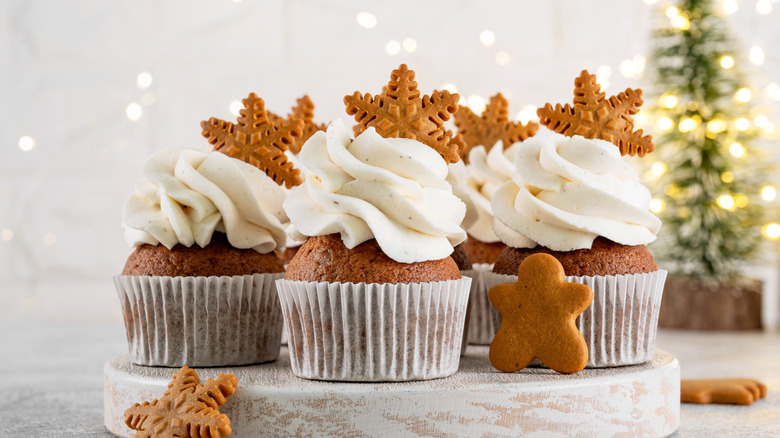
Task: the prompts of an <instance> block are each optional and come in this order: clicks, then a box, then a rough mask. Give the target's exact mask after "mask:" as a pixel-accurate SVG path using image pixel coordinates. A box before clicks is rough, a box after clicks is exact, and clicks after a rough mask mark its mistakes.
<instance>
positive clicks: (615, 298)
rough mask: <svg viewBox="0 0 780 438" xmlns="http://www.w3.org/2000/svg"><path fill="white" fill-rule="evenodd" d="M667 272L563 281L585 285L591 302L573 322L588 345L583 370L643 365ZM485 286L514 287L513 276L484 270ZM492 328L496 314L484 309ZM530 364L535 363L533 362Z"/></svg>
mask: <svg viewBox="0 0 780 438" xmlns="http://www.w3.org/2000/svg"><path fill="white" fill-rule="evenodd" d="M666 274H667V272H666V271H664V270H658V271H655V272H649V273H645V274H631V275H608V276H601V275H596V276H584V277H574V276H567V277H566V281H568V282H575V283H582V284H586V285H588V286H589V287H590V288H591V289H592V290H593V303H592V304H591V305H590V306H589V307H588V308H587V309H586V310H585V311H584V312H583V313H582V314H581V315H580V316H579V318H577V328H579V330H580V332H581V333H582V335H583V337H584V338H585V342H586V343H587V344H588V365H587V366H586V368H607V367H614V366H623V365H635V364H640V363H644V362H647V361H649V360H651V359H652V358H653V354H655V339H656V333H657V330H658V314H659V312H660V310H661V296H662V295H663V290H664V282H665V281H666ZM483 278H484V280H485V287H486V289H487V290H490V288H491V287H493V286H495V285H497V284H502V283H514V282H515V281H517V276H516V275H504V274H496V273H493V272H485V273H484V275H483ZM490 309H491V313H492V315H493V320H494V324H495V330H496V331H498V328H499V327H500V325H501V314H500V313H498V311H497V310H496V309H495V307H493V306H492V305H491V306H490ZM532 364H539V362H538V361H536V360H535V361H534V362H533V363H532Z"/></svg>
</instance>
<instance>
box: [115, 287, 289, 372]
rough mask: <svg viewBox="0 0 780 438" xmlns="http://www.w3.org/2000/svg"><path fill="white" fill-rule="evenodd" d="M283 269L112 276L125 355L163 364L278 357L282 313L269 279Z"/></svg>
mask: <svg viewBox="0 0 780 438" xmlns="http://www.w3.org/2000/svg"><path fill="white" fill-rule="evenodd" d="M282 276H284V273H277V274H253V275H244V276H234V277H228V276H224V277H150V276H130V275H117V276H114V284H115V285H116V289H117V292H118V294H119V301H120V303H121V304H122V311H123V313H124V319H125V328H126V331H127V344H128V347H129V352H130V360H131V361H132V362H133V363H135V364H138V365H151V366H168V367H181V366H184V365H187V366H190V367H210V366H229V365H248V364H257V363H263V362H270V361H273V360H276V359H277V358H278V357H279V349H280V347H281V336H282V315H281V310H280V308H279V297H278V294H277V293H276V284H275V281H276V280H277V279H279V278H281V277H282Z"/></svg>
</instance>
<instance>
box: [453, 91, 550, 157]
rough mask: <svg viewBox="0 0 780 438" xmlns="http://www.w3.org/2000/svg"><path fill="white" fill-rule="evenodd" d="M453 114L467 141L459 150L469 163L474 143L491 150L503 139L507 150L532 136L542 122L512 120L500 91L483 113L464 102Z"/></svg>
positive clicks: (491, 99)
mask: <svg viewBox="0 0 780 438" xmlns="http://www.w3.org/2000/svg"><path fill="white" fill-rule="evenodd" d="M454 116H455V126H457V127H458V135H460V136H462V138H463V142H464V143H465V147H464V148H463V149H462V150H461V152H460V153H461V155H460V156H461V158H462V159H463V161H465V162H468V154H469V151H470V150H471V149H472V148H473V147H475V146H479V145H482V146H484V147H485V149H486V150H488V151H489V150H490V148H492V147H493V145H495V144H496V142H498V141H501V143H502V144H503V147H504V149H507V148H508V147H510V146H512V145H513V144H514V143H516V142H518V141H523V140H525V139H527V138H530V137H533V136H534V135H535V134H536V131H538V130H539V125H538V124H536V123H533V122H529V123H528V124H523V123H521V122H510V121H509V102H508V101H507V100H506V98H505V97H504V95H502V94H501V93H498V94H496V95H495V96H493V97H491V98H490V101H489V102H488V104H487V105H486V106H485V111H483V112H482V115H481V116H478V115H476V114H474V112H473V111H471V109H469V107H466V106H463V105H461V106H460V108H459V109H458V112H456V113H455V114H454Z"/></svg>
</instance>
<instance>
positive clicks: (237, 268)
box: [114, 94, 302, 367]
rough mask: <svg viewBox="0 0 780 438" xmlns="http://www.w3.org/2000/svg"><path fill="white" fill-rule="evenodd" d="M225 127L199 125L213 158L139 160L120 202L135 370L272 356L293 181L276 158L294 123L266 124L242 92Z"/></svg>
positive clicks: (191, 153) (255, 101)
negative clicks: (136, 177) (138, 173)
mask: <svg viewBox="0 0 780 438" xmlns="http://www.w3.org/2000/svg"><path fill="white" fill-rule="evenodd" d="M243 102H244V109H243V110H241V116H240V117H239V118H238V124H236V125H233V124H232V123H229V122H224V121H221V120H217V119H211V120H209V121H208V122H203V123H202V127H203V135H204V136H205V137H206V138H208V140H209V142H210V143H212V144H213V145H214V149H215V150H214V151H211V152H201V151H197V150H187V149H168V150H163V151H160V152H157V153H155V154H153V155H152V156H150V157H149V158H148V159H147V160H146V162H145V163H144V165H143V169H142V172H143V176H144V179H143V180H142V181H141V182H140V183H139V185H138V190H137V191H136V192H135V193H133V194H132V195H131V196H130V197H129V198H128V200H127V201H126V203H125V206H124V211H123V223H124V226H125V239H126V240H127V242H128V243H129V244H130V245H132V246H134V247H135V248H136V249H135V251H134V252H133V253H132V254H131V255H130V257H129V258H128V260H127V263H126V265H125V268H124V270H123V272H122V275H118V276H115V277H114V282H115V284H116V287H117V291H118V293H119V298H120V302H121V304H122V310H123V312H124V315H125V318H124V319H125V325H126V329H127V339H128V344H129V350H130V359H131V360H132V361H133V363H136V364H140V365H154V366H171V367H180V366H183V365H188V366H197V367H200V366H227V365H245V364H253V363H262V362H268V361H272V360H275V359H276V358H277V357H278V355H279V348H280V338H281V334H282V316H281V312H280V308H279V300H278V294H277V293H276V285H275V280H277V279H279V278H281V277H282V276H283V275H284V273H283V271H284V264H283V262H282V260H281V259H280V258H279V257H278V255H277V254H276V252H275V251H276V250H277V249H283V248H284V245H285V242H286V239H287V235H286V233H285V228H286V226H287V223H288V219H287V216H286V214H285V213H284V210H283V208H282V202H283V201H284V198H285V195H286V194H285V191H284V190H283V189H282V188H281V187H280V186H279V185H278V184H277V182H278V183H285V184H286V185H288V186H290V187H292V186H293V185H295V184H297V183H299V182H300V177H299V171H298V170H297V169H294V168H293V167H292V163H289V162H287V160H286V159H284V154H283V153H284V150H285V149H286V145H288V144H289V143H290V142H291V141H292V138H294V137H295V136H299V135H301V127H302V122H301V121H298V120H293V119H290V120H288V121H286V122H283V123H281V124H279V125H277V124H274V123H271V122H269V121H268V118H267V115H266V112H265V108H264V104H263V101H262V99H260V98H258V97H257V96H256V95H254V94H250V95H249V97H248V98H247V99H245V100H244V101H243Z"/></svg>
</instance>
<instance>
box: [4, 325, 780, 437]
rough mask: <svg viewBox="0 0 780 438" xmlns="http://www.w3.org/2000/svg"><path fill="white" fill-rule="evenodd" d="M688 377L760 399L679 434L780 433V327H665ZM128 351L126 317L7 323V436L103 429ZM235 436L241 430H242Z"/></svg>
mask: <svg viewBox="0 0 780 438" xmlns="http://www.w3.org/2000/svg"><path fill="white" fill-rule="evenodd" d="M657 347H658V348H660V349H663V350H665V351H668V352H670V353H672V354H674V355H675V356H677V358H678V359H679V360H680V363H681V366H682V377H683V378H709V377H751V378H756V379H758V380H761V381H763V382H764V383H766V384H767V385H768V387H769V395H768V397H767V398H766V399H763V400H760V401H758V402H757V403H754V404H753V405H752V406H746V407H743V406H726V405H690V404H683V405H682V412H681V421H680V429H679V430H678V432H677V433H676V434H675V435H674V436H675V437H696V438H699V437H741V436H746V437H747V436H750V437H764V436H766V437H770V436H775V437H777V436H780V333H755V332H753V333H734V332H731V333H717V332H715V333H713V332H682V331H663V330H662V331H660V332H659V335H658V343H657ZM126 352H127V346H126V341H125V335H124V328H123V326H122V325H118V324H110V325H109V324H83V323H76V324H73V323H72V324H52V323H46V324H43V323H0V376H2V377H0V379H2V387H3V390H2V396H1V397H0V437H3V438H5V437H100V438H110V437H112V436H113V435H111V434H110V433H109V432H108V431H107V429H106V428H105V427H104V426H103V365H104V364H105V362H106V361H107V360H108V359H109V358H111V357H113V356H115V355H117V354H124V353H126ZM234 436H235V435H234Z"/></svg>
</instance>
